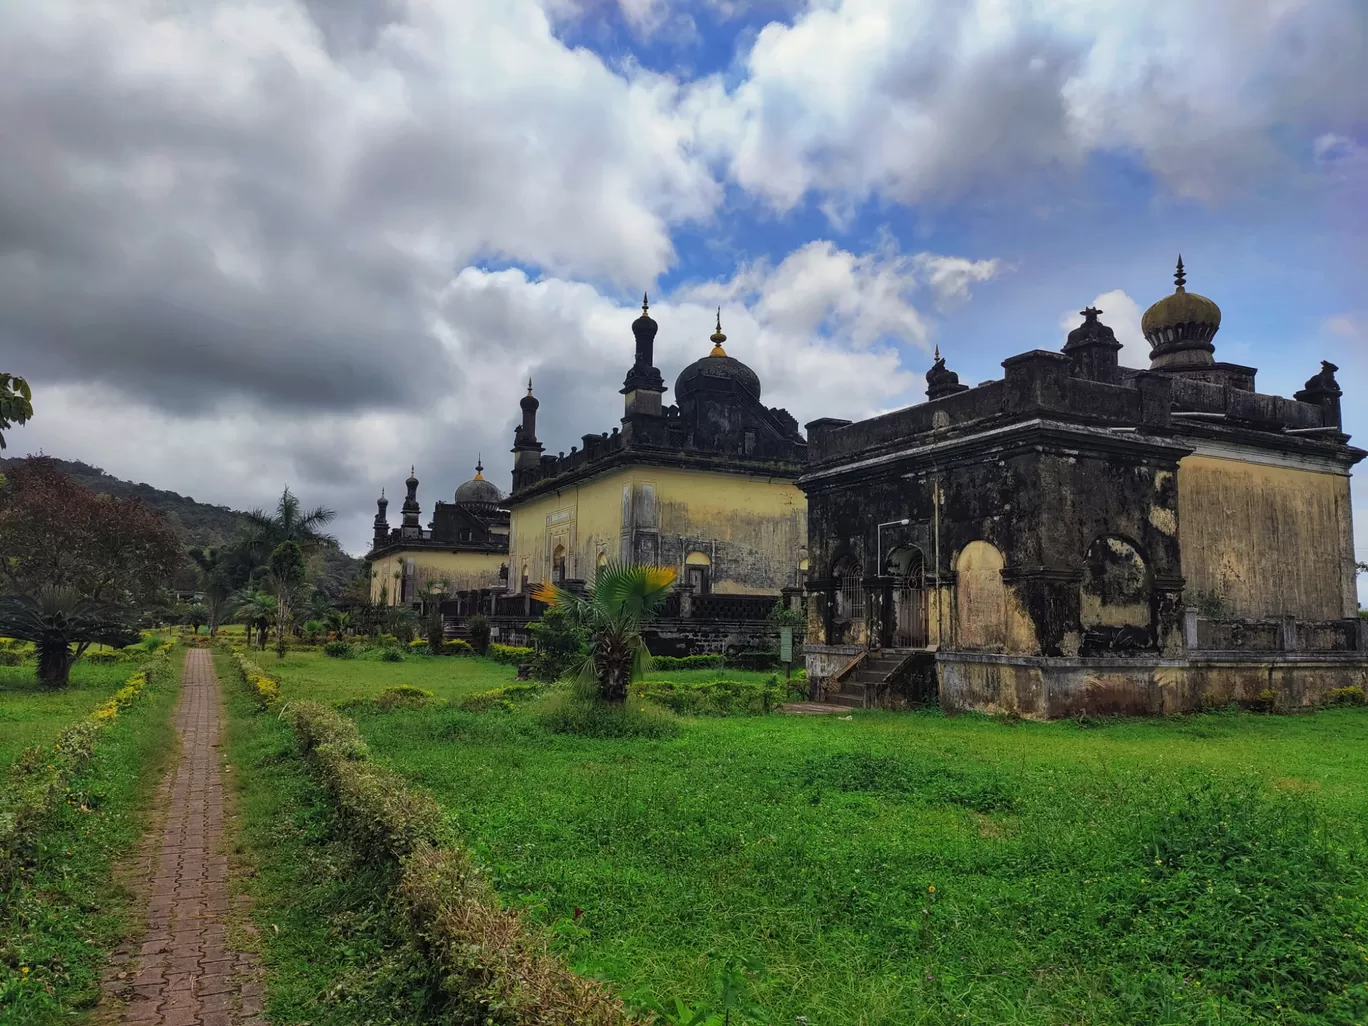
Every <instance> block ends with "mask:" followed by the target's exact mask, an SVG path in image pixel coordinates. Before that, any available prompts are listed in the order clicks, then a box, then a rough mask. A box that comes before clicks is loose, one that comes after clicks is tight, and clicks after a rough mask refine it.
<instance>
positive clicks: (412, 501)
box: [400, 467, 423, 538]
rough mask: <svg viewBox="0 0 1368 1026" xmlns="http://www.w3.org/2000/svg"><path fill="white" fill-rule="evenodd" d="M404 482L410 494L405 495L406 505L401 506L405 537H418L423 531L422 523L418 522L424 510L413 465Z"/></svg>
mask: <svg viewBox="0 0 1368 1026" xmlns="http://www.w3.org/2000/svg"><path fill="white" fill-rule="evenodd" d="M404 484H405V485H406V486H407V487H408V494H407V495H406V496H404V505H403V506H401V507H400V510H401V511H402V512H403V514H404V520H403V528H402V530H403V534H404V537H405V538H417V537H419V536H421V535H422V533H423V528H422V525H421V524H419V522H418V518H419V517H420V516H421V515H422V512H423V510H422V507H421V506H419V505H418V478H417V477H415V476H414V473H413V468H412V467H409V476H408V480H407V481H405V482H404Z"/></svg>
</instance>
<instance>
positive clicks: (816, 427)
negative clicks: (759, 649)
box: [799, 260, 1368, 717]
mask: <svg viewBox="0 0 1368 1026" xmlns="http://www.w3.org/2000/svg"><path fill="white" fill-rule="evenodd" d="M1175 281H1176V288H1175V290H1174V292H1173V294H1172V295H1170V296H1167V297H1165V298H1164V299H1161V300H1160V301H1159V302H1157V303H1155V304H1154V305H1153V306H1151V307H1150V308H1149V310H1148V311H1146V313H1145V315H1144V318H1143V321H1142V330H1143V332H1144V335H1145V338H1146V340H1147V341H1148V343H1149V345H1150V347H1151V351H1150V365H1149V367H1148V369H1145V370H1135V369H1131V368H1126V367H1121V366H1120V365H1119V364H1118V359H1117V354H1118V350H1119V349H1120V348H1121V346H1120V343H1118V342H1117V341H1116V339H1115V337H1114V335H1113V332H1112V330H1111V329H1110V328H1108V327H1106V326H1105V325H1104V324H1103V323H1102V322H1101V321H1100V320H1099V319H1098V318H1099V315H1100V314H1101V312H1102V311H1100V310H1096V309H1092V308H1089V309H1087V310H1085V311H1084V312H1083V315H1082V316H1083V318H1084V320H1083V323H1082V324H1081V325H1080V326H1079V327H1078V328H1076V329H1074V330H1073V331H1072V332H1070V333H1069V336H1068V340H1067V342H1066V343H1065V345H1064V347H1063V351H1062V352H1049V351H1034V352H1028V353H1022V354H1021V355H1018V356H1013V357H1011V358H1010V359H1007V360H1005V361H1003V364H1002V366H1003V370H1004V374H1003V377H1002V378H1001V379H1000V380H996V381H986V382H983V383H982V384H980V385H978V386H977V387H975V388H968V387H966V386H965V385H963V384H961V383H960V382H959V380H958V377H957V376H956V375H955V374H954V373H953V372H952V371H950V370H948V369H947V368H946V366H945V361H944V359H942V358H941V357H940V354H939V352H937V354H936V362H935V365H934V366H933V367H932V369H931V371H930V372H929V373H928V374H927V384H928V388H927V402H925V403H921V404H918V405H916V406H912V407H910V408H908V409H904V410H900V411H897V412H895V413H890V414H887V415H884V416H880V417H876V418H873V419H871V420H867V421H862V422H859V423H850V422H848V421H838V420H819V421H816V422H814V423H811V424H809V425H807V427H808V445H809V465H808V470H807V473H806V475H805V476H804V477H803V478H802V479H801V480H800V482H799V484H800V486H801V487H802V488H803V490H804V491H805V492H806V493H807V496H808V525H809V526H808V536H809V542H810V546H811V560H812V567H813V572H812V574H811V577H810V580H809V581H808V590H809V603H808V630H807V646H806V659H807V666H808V673H809V676H810V678H811V679H812V680H813V682H814V683H813V687H814V692H815V693H820V694H823V695H825V696H826V697H829V698H831V699H832V700H835V701H840V702H842V703H844V704H890V705H897V704H899V703H900V702H902V701H904V700H907V699H909V698H914V697H917V694H918V692H920V693H921V697H929V696H930V695H933V694H937V693H938V695H939V701H940V703H941V705H942V706H943V707H944V708H946V709H947V710H964V709H979V710H984V711H995V712H1010V713H1017V714H1020V715H1022V716H1032V717H1061V716H1073V715H1078V714H1081V713H1159V712H1174V711H1180V710H1193V709H1199V708H1203V707H1205V706H1210V705H1224V704H1226V703H1227V702H1229V701H1239V702H1247V703H1259V704H1265V705H1269V704H1272V705H1276V706H1279V707H1283V708H1298V707H1309V706H1313V705H1315V704H1318V703H1320V702H1322V701H1324V700H1325V699H1326V697H1327V695H1328V694H1329V693H1330V692H1332V691H1334V690H1335V689H1339V688H1344V687H1352V686H1361V685H1363V684H1364V682H1365V679H1368V651H1365V648H1368V637H1365V630H1364V627H1365V622H1364V621H1362V620H1360V619H1359V617H1358V615H1357V601H1356V595H1355V587H1354V581H1355V564H1354V553H1353V531H1352V525H1351V512H1350V499H1349V474H1350V468H1351V467H1353V466H1354V464H1356V463H1357V462H1358V461H1359V460H1361V459H1362V458H1363V457H1364V455H1365V453H1364V451H1363V450H1361V449H1357V448H1354V447H1351V446H1350V445H1349V444H1348V442H1349V438H1348V436H1347V435H1345V434H1344V432H1343V430H1342V422H1341V418H1340V397H1341V391H1340V388H1339V385H1338V384H1337V383H1336V381H1335V376H1334V375H1335V370H1336V368H1335V367H1334V366H1333V365H1331V364H1328V363H1323V364H1322V365H1321V370H1320V371H1319V373H1317V374H1315V375H1314V376H1312V377H1311V379H1310V380H1309V381H1307V382H1306V387H1305V388H1304V389H1303V390H1301V391H1299V392H1297V394H1296V395H1295V396H1294V397H1293V398H1291V399H1287V398H1283V397H1281V396H1275V395H1266V394H1262V393H1259V392H1257V391H1256V390H1255V374H1256V372H1255V369H1254V368H1252V367H1244V366H1240V365H1237V364H1231V363H1222V362H1219V361H1217V360H1215V358H1214V353H1215V347H1214V345H1213V339H1214V337H1215V335H1216V332H1217V330H1218V328H1219V327H1220V323H1221V312H1220V310H1219V309H1218V307H1217V305H1216V304H1215V303H1214V302H1212V301H1211V300H1209V299H1206V298H1205V297H1202V296H1199V295H1196V294H1195V293H1191V292H1188V291H1187V289H1186V282H1185V278H1184V275H1183V267H1182V261H1181V260H1180V261H1179V263H1178V273H1177V274H1176V275H1175Z"/></svg>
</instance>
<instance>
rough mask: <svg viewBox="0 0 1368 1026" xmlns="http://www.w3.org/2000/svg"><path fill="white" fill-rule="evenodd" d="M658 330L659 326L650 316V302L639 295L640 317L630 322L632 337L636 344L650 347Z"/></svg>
mask: <svg viewBox="0 0 1368 1026" xmlns="http://www.w3.org/2000/svg"><path fill="white" fill-rule="evenodd" d="M659 329H660V326H659V325H658V324H656V322H655V318H654V317H652V316H651V301H650V299H648V298H647V296H646V293H644V292H643V293H642V294H641V316H640V317H638V318H637V319H636V320H634V321H633V322H632V335H633V337H634V338H636V339H637V341H638V343H641V342H645V343H646V344H647V345H648V346H650V345H651V344H652V343H654V342H655V337H656V332H657V331H658V330H659Z"/></svg>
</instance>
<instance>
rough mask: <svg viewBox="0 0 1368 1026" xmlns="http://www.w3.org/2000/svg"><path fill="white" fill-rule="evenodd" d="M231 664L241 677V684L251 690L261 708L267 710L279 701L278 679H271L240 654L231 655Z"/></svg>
mask: <svg viewBox="0 0 1368 1026" xmlns="http://www.w3.org/2000/svg"><path fill="white" fill-rule="evenodd" d="M233 662H234V664H235V665H236V666H237V671H238V673H239V674H240V675H241V676H242V682H243V683H244V684H246V685H247V686H248V687H249V688H251V690H252V692H253V694H255V695H256V698H257V701H258V702H260V703H261V705H262V707H263V708H267V709H269V708H270V707H271V706H273V705H275V704H276V703H277V702H279V701H280V681H279V679H277V678H275V677H272V676H271V675H270V674H269V673H267V672H266V671H265V670H263V669H262V668H261V667H260V666H258V665H257V664H256V663H254V662H252V660H250V659H248V658H247V657H246V656H245V655H243V654H242V653H241V652H234V653H233Z"/></svg>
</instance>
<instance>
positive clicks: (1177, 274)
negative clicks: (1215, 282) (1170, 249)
mask: <svg viewBox="0 0 1368 1026" xmlns="http://www.w3.org/2000/svg"><path fill="white" fill-rule="evenodd" d="M1186 285H1187V276H1186V275H1185V274H1183V254H1182V253H1179V254H1178V270H1176V271H1174V272H1173V291H1174V292H1186V291H1187V288H1186ZM1099 312H1100V311H1099Z"/></svg>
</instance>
